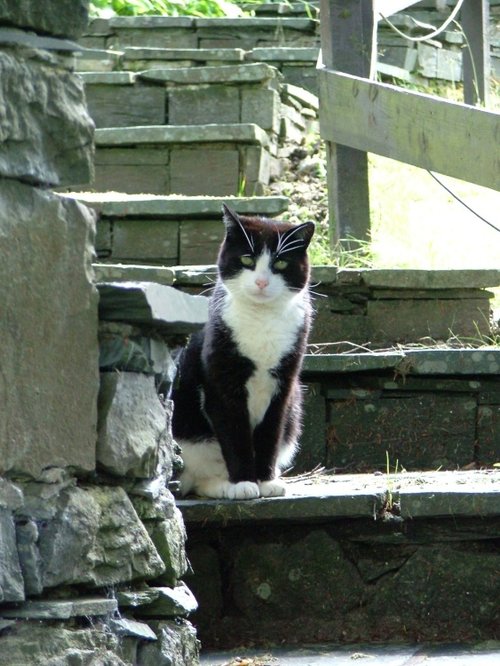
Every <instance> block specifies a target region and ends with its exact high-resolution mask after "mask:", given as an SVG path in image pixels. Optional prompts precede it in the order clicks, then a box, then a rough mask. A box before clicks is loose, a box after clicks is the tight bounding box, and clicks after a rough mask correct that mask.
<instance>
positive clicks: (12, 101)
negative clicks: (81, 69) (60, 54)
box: [0, 2, 94, 186]
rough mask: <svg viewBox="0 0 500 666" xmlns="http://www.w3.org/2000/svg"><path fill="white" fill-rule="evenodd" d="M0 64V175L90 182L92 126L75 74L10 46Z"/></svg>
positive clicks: (60, 182)
mask: <svg viewBox="0 0 500 666" xmlns="http://www.w3.org/2000/svg"><path fill="white" fill-rule="evenodd" d="M9 4H10V3H9ZM12 4H14V3H12ZM66 4H68V5H69V4H71V3H70V2H68V3H66ZM31 5H34V3H24V4H23V6H31ZM0 69H1V71H2V76H1V77H0V98H1V99H2V100H3V103H2V106H1V108H0V125H1V128H2V130H1V142H0V176H5V177H8V178H17V179H19V180H23V181H25V182H30V183H34V184H42V185H48V186H69V185H78V184H83V183H88V182H89V181H90V180H91V177H92V158H93V154H92V150H93V143H92V139H93V129H94V126H93V123H92V120H91V119H90V116H89V115H88V112H87V108H86V104H85V96H84V92H83V84H82V82H81V80H80V79H79V77H78V76H77V75H75V74H72V73H70V72H68V71H65V70H63V69H61V68H59V67H56V66H52V67H51V66H47V63H45V62H43V61H39V60H37V59H36V58H31V59H29V60H28V59H25V58H23V57H22V56H21V54H20V53H19V52H18V51H17V50H16V49H8V48H5V49H4V50H2V51H0ZM48 137H50V141H49V140H48Z"/></svg>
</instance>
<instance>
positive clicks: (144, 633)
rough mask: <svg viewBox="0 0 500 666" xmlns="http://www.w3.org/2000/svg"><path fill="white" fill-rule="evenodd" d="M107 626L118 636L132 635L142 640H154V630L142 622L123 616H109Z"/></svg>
mask: <svg viewBox="0 0 500 666" xmlns="http://www.w3.org/2000/svg"><path fill="white" fill-rule="evenodd" d="M108 626H109V628H110V629H111V631H112V632H113V633H115V634H118V636H133V637H134V638H139V639H140V640H142V641H156V640H157V638H156V634H155V632H154V631H153V630H152V629H151V627H149V626H148V625H147V624H145V623H144V622H137V621H136V620H129V619H127V618H125V617H121V618H117V619H115V618H111V620H110V621H109V623H108Z"/></svg>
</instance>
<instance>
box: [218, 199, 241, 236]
mask: <svg viewBox="0 0 500 666" xmlns="http://www.w3.org/2000/svg"><path fill="white" fill-rule="evenodd" d="M222 220H223V222H224V224H225V225H226V229H227V230H228V231H229V230H230V229H239V228H240V227H241V222H240V220H239V217H238V215H237V214H236V213H235V212H234V210H231V209H230V208H229V206H226V204H225V203H223V204H222Z"/></svg>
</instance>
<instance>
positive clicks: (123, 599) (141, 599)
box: [116, 587, 160, 608]
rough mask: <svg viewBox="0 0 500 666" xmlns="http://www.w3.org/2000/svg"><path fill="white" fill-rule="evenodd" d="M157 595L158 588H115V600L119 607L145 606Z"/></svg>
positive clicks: (156, 597)
mask: <svg viewBox="0 0 500 666" xmlns="http://www.w3.org/2000/svg"><path fill="white" fill-rule="evenodd" d="M159 596H160V593H159V592H158V589H157V588H152V587H147V588H143V589H138V590H117V592H116V600H117V602H118V605H119V606H120V608H137V606H146V605H148V604H151V603H152V602H153V601H155V600H156V599H158V597H159Z"/></svg>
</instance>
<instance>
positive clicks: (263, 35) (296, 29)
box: [80, 16, 319, 50]
mask: <svg viewBox="0 0 500 666" xmlns="http://www.w3.org/2000/svg"><path fill="white" fill-rule="evenodd" d="M318 26H319V22H318V21H317V20H315V19H310V18H294V17H289V16H280V17H265V18H245V17H244V18H194V17H188V16H181V17H170V16H123V17H113V18H109V19H94V20H93V21H91V22H90V24H89V27H88V30H87V33H86V35H85V36H84V37H83V38H81V40H80V42H81V43H82V45H83V46H87V47H89V48H93V49H96V48H97V49H110V48H113V49H119V48H123V47H130V46H138V47H153V48H162V47H164V46H165V45H166V44H168V46H169V47H170V48H182V49H186V48H240V49H244V50H251V49H253V48H255V47H257V46H275V45H276V43H277V42H278V44H279V45H281V46H290V45H293V46H316V45H317V44H318V43H319V33H318Z"/></svg>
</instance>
